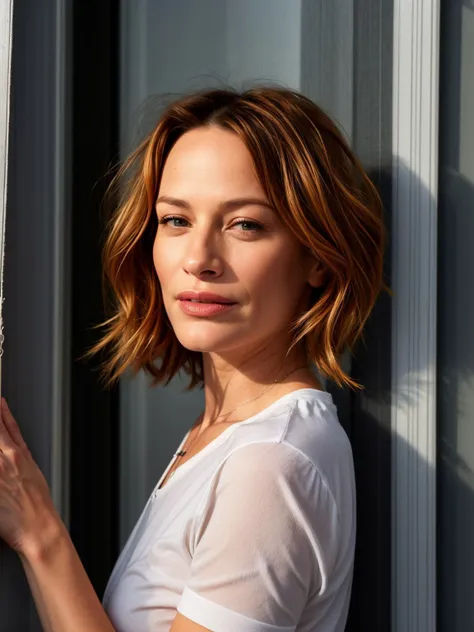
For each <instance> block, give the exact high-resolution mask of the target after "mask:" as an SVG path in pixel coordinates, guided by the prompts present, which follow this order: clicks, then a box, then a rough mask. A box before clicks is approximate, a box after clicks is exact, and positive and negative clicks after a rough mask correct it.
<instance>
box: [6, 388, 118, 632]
mask: <svg viewBox="0 0 474 632" xmlns="http://www.w3.org/2000/svg"><path fill="white" fill-rule="evenodd" d="M0 537H1V538H2V539H3V540H5V542H6V543H7V544H8V545H10V546H11V547H12V548H13V549H14V550H15V551H16V552H17V553H18V555H19V556H20V559H21V562H22V564H23V568H24V569H25V572H26V577H27V578H28V582H29V584H30V586H31V591H32V594H33V597H34V600H35V602H36V607H37V609H38V614H39V616H40V619H41V622H42V624H43V628H44V630H45V631H46V632H113V626H112V624H111V623H110V621H109V619H108V617H107V614H106V613H105V610H104V609H103V608H102V604H101V603H100V601H99V599H98V597H97V595H96V594H95V592H94V589H93V588H92V585H91V583H90V581H89V578H88V577H87V574H86V572H85V570H84V567H83V566H82V563H81V560H80V559H79V556H78V555H77V552H76V549H75V548H74V545H73V543H72V540H71V538H70V536H69V533H68V530H67V529H66V525H65V524H64V522H63V521H62V520H61V517H60V515H59V514H58V512H57V511H56V508H55V507H54V504H53V502H52V500H51V495H50V491H49V487H48V483H47V481H46V479H45V477H44V476H43V474H42V472H41V470H40V469H39V467H38V466H37V464H36V463H35V461H34V459H33V457H32V455H31V452H30V451H29V449H28V446H27V445H26V443H25V441H24V439H23V437H22V435H21V432H20V429H19V427H18V424H17V423H16V420H15V418H14V417H13V415H12V413H11V412H10V410H9V408H8V406H7V403H6V401H5V398H3V397H2V398H1V406H0Z"/></svg>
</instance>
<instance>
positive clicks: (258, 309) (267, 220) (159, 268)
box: [153, 128, 322, 357]
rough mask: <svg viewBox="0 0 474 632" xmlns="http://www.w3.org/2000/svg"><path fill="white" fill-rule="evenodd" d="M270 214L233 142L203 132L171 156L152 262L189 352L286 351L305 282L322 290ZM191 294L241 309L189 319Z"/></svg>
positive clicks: (229, 136)
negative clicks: (282, 347) (185, 295)
mask: <svg viewBox="0 0 474 632" xmlns="http://www.w3.org/2000/svg"><path fill="white" fill-rule="evenodd" d="M165 198H167V199H165ZM171 198H173V199H171ZM244 198H245V199H251V200H252V201H251V202H244V201H242V200H243V199H244ZM236 200H241V202H240V203H239V202H237V201H236ZM268 204H269V203H268V200H267V199H266V197H265V194H264V192H263V190H262V188H261V186H260V184H259V183H258V180H257V178H256V176H255V174H254V172H253V163H252V158H251V155H250V153H249V151H248V150H247V148H246V147H245V145H244V143H243V142H242V141H241V140H240V138H239V137H238V136H237V135H236V134H234V133H232V132H229V131H226V130H221V129H218V128H199V129H194V130H192V131H189V132H186V133H185V134H184V135H183V136H181V137H180V138H179V140H178V141H177V142H176V144H175V145H174V146H173V148H172V150H171V152H170V154H169V156H168V158H167V160H166V162H165V165H164V170H163V175H162V180H161V184H160V190H159V192H158V198H157V203H156V212H157V216H158V220H159V221H160V225H159V227H158V230H157V233H156V238H155V242H154V246H153V260H154V265H155V270H156V273H157V275H158V279H159V282H160V284H161V289H162V295H163V301H164V306H165V309H166V312H167V315H168V318H169V320H170V322H171V325H172V327H173V329H174V332H175V334H176V336H177V338H178V340H179V341H180V343H181V344H182V345H183V346H184V347H186V348H187V349H190V350H193V351H202V352H212V353H217V354H219V355H221V354H222V355H226V356H228V357H230V356H231V355H232V354H240V353H244V354H245V353H248V352H250V353H251V352H252V350H255V349H256V348H257V347H259V346H260V345H264V346H266V344H267V343H275V342H277V341H278V339H281V340H282V341H284V340H286V339H287V338H288V324H289V323H290V321H291V320H292V319H293V317H294V316H295V315H296V314H298V313H299V309H300V308H301V307H303V308H304V306H305V305H306V303H305V301H306V299H307V297H308V292H309V291H310V290H311V286H310V285H309V284H308V281H310V282H311V285H313V286H317V285H320V284H321V283H322V272H321V270H320V268H319V266H318V264H317V263H316V262H315V260H314V259H311V260H310V259H309V257H308V255H305V254H304V251H303V249H302V247H301V245H300V244H299V242H297V241H296V240H295V238H294V237H293V236H292V235H290V234H289V233H288V232H287V231H286V230H285V228H284V227H283V225H282V224H281V222H280V221H279V219H278V217H277V215H276V213H275V212H274V211H273V210H272V208H270V207H269V205H268ZM171 216H173V217H174V219H171ZM166 218H169V219H168V220H166ZM165 220H166V223H162V222H164V221H165ZM185 290H196V291H203V292H213V293H215V294H219V295H221V296H224V297H226V298H228V299H229V300H231V301H234V302H235V305H233V306H232V307H230V308H227V309H226V310H225V311H222V312H217V313H215V314H212V315H208V316H198V315H193V314H189V313H186V312H185V311H184V309H183V307H184V306H185V303H183V302H182V301H180V300H179V299H178V298H177V295H178V293H180V292H183V291H185ZM186 304H187V305H188V309H192V308H189V305H190V304H189V303H186Z"/></svg>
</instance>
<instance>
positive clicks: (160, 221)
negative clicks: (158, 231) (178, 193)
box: [158, 215, 186, 228]
mask: <svg viewBox="0 0 474 632" xmlns="http://www.w3.org/2000/svg"><path fill="white" fill-rule="evenodd" d="M171 220H180V221H183V222H185V221H186V220H185V219H184V218H182V217H174V216H172V215H170V216H169V217H163V218H162V219H159V220H158V224H163V225H165V224H168V222H170V221H171ZM175 228H182V226H175Z"/></svg>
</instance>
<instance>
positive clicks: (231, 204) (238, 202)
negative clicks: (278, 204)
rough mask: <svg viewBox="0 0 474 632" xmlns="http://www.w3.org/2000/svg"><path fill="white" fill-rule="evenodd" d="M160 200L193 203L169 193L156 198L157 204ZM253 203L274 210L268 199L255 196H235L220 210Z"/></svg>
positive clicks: (188, 205) (228, 209)
mask: <svg viewBox="0 0 474 632" xmlns="http://www.w3.org/2000/svg"><path fill="white" fill-rule="evenodd" d="M160 202H164V203H165V204H170V205H171V206H178V207H179V208H186V209H190V208H191V204H189V202H186V200H180V199H179V198H175V197H170V196H169V195H160V197H159V198H158V199H157V200H156V205H158V204H159V203H160ZM251 204H252V205H260V206H266V207H267V208H269V209H271V210H273V206H272V205H271V204H270V203H269V202H267V200H262V199H260V198H254V197H242V198H234V199H233V200H226V201H225V202H221V203H220V204H219V210H227V211H231V210H233V209H236V208H240V207H241V206H249V205H251Z"/></svg>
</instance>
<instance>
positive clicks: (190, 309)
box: [179, 299, 237, 316]
mask: <svg viewBox="0 0 474 632" xmlns="http://www.w3.org/2000/svg"><path fill="white" fill-rule="evenodd" d="M236 304H237V303H194V302H192V301H190V300H186V299H184V300H183V299H180V300H179V305H180V307H181V309H182V310H183V312H184V313H185V314H189V315H190V316H214V315H215V314H221V313H222V312H227V311H229V310H230V309H232V308H233V307H234V306H235V305H236Z"/></svg>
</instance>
